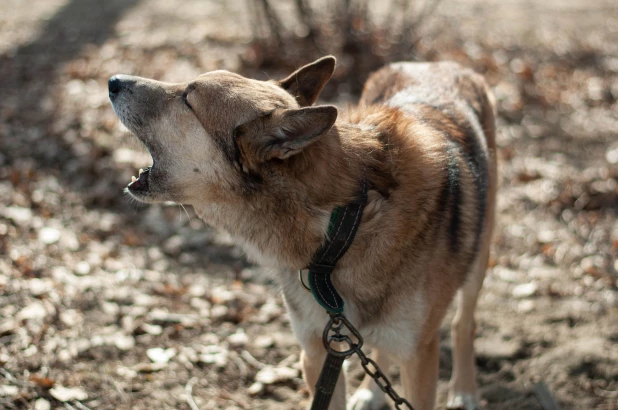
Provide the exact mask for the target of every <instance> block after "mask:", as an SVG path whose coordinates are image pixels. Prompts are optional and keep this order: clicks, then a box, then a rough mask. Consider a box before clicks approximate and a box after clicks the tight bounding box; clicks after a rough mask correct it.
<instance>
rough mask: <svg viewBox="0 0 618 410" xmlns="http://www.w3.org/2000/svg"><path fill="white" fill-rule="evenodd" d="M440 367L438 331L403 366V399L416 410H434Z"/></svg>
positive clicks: (420, 345)
mask: <svg viewBox="0 0 618 410" xmlns="http://www.w3.org/2000/svg"><path fill="white" fill-rule="evenodd" d="M439 365H440V338H439V335H438V332H437V331H436V332H435V334H434V336H433V337H432V338H431V340H430V341H429V342H425V343H422V344H419V345H418V346H417V348H416V351H415V353H414V354H413V355H412V358H411V359H409V360H407V361H405V362H404V363H402V365H401V384H402V386H403V395H402V396H403V397H404V398H406V399H407V400H408V401H409V402H410V404H412V406H413V407H414V409H415V410H433V408H434V405H435V401H436V386H437V383H438V369H439Z"/></svg>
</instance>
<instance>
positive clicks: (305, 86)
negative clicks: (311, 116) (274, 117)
mask: <svg viewBox="0 0 618 410" xmlns="http://www.w3.org/2000/svg"><path fill="white" fill-rule="evenodd" d="M336 62H337V60H336V59H335V57H333V56H326V57H322V58H320V59H319V60H316V61H314V62H313V63H311V64H307V65H306V66H304V67H301V68H299V69H298V70H296V71H294V72H293V73H292V74H290V76H289V77H287V78H285V79H283V80H281V81H279V82H278V84H279V86H281V87H282V88H283V89H284V90H286V91H287V92H289V93H290V94H292V95H293V96H294V98H296V101H298V105H300V106H301V107H308V106H310V105H311V104H313V103H314V102H315V100H317V99H318V96H319V95H320V91H322V88H324V85H325V84H326V83H327V82H328V80H329V79H330V77H331V76H332V75H333V72H334V71H335V63H336Z"/></svg>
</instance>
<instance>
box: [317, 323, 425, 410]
mask: <svg viewBox="0 0 618 410" xmlns="http://www.w3.org/2000/svg"><path fill="white" fill-rule="evenodd" d="M329 315H330V319H329V321H328V323H327V324H326V327H325V328H324V332H323V333H322V342H323V343H324V347H325V348H326V351H327V352H328V354H329V355H332V356H335V357H340V358H343V359H347V358H348V357H350V356H352V355H353V354H356V355H357V356H358V357H359V359H360V361H361V366H363V370H364V371H365V373H367V374H368V375H369V377H371V378H372V379H373V380H374V381H375V383H376V384H377V385H378V387H379V388H380V390H382V391H383V392H384V393H386V394H387V395H388V397H390V398H391V400H393V402H394V403H395V408H396V409H408V410H414V407H412V405H411V404H410V402H408V401H407V400H406V399H404V398H403V397H401V396H399V394H397V392H396V391H395V389H394V388H393V385H392V383H391V381H390V380H389V379H388V377H387V376H386V375H385V374H384V373H383V372H382V370H380V368H379V367H378V365H377V363H376V362H375V361H374V360H372V359H371V358H369V357H367V356H366V355H365V353H364V352H363V351H362V350H361V347H362V346H363V338H362V336H361V335H360V332H359V331H358V330H356V328H355V327H354V326H352V324H351V323H350V322H349V321H348V319H346V317H345V316H343V315H342V314H332V313H329ZM344 328H345V329H347V330H348V331H349V332H350V334H351V335H352V336H353V337H354V339H356V342H354V340H353V339H352V338H351V337H350V336H348V335H345V334H342V333H341V331H342V330H343V329H344ZM333 343H337V344H347V347H348V348H347V349H345V350H335V348H334V347H333V346H332V344H333Z"/></svg>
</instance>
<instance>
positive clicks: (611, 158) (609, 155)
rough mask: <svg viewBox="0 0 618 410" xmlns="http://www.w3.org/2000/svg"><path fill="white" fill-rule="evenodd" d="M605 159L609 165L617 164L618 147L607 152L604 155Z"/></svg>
mask: <svg viewBox="0 0 618 410" xmlns="http://www.w3.org/2000/svg"><path fill="white" fill-rule="evenodd" d="M605 159H607V162H609V163H610V164H618V147H616V148H614V149H612V150H609V151H607V152H606V153H605Z"/></svg>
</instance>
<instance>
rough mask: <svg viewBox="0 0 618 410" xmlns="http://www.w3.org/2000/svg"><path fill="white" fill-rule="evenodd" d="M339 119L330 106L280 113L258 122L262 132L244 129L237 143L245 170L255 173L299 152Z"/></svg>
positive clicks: (238, 135) (249, 127) (239, 134)
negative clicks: (267, 164) (271, 163)
mask: <svg viewBox="0 0 618 410" xmlns="http://www.w3.org/2000/svg"><path fill="white" fill-rule="evenodd" d="M336 119H337V108H335V107H333V106H330V105H320V106H317V107H305V108H296V109H286V110H277V111H275V112H274V113H272V114H271V115H270V116H269V117H267V118H263V119H260V120H259V121H258V123H259V124H262V125H261V126H259V129H256V128H254V127H253V126H246V127H241V128H240V131H239V132H238V133H237V135H236V143H237V144H238V148H239V149H240V152H241V162H242V166H243V169H245V171H248V170H255V169H257V168H258V167H259V164H261V163H264V162H266V161H268V160H271V159H286V158H289V157H291V156H293V155H296V154H298V153H300V152H301V151H302V150H303V149H304V148H306V147H307V146H309V145H311V144H312V143H314V142H315V141H317V140H318V139H319V138H320V136H321V135H322V134H324V133H325V132H326V131H328V130H329V129H330V128H331V127H332V126H333V124H334V123H335V120H336Z"/></svg>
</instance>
